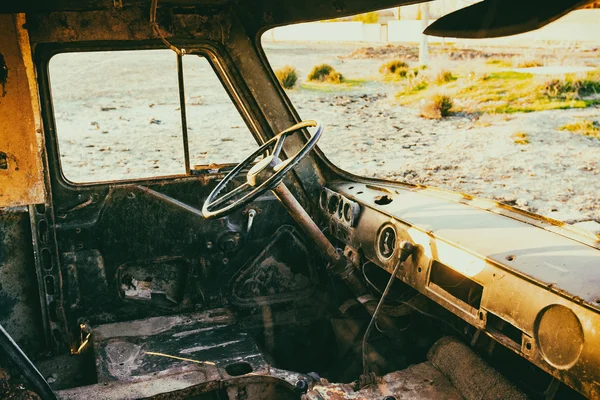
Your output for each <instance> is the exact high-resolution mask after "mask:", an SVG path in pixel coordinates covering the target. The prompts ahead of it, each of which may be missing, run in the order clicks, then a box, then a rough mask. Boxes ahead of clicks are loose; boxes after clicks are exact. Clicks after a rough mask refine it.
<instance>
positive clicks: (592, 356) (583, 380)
mask: <svg viewBox="0 0 600 400" xmlns="http://www.w3.org/2000/svg"><path fill="white" fill-rule="evenodd" d="M323 193H324V194H323V197H324V198H323V199H322V200H321V202H320V203H321V207H320V209H321V214H322V216H324V217H325V218H328V219H332V218H334V216H333V215H331V211H332V210H331V209H329V208H328V207H327V205H328V204H330V202H335V200H331V199H330V198H331V197H332V196H334V197H335V196H338V197H339V198H340V199H344V201H347V202H348V201H350V202H355V203H357V204H359V206H360V209H361V214H360V218H359V219H358V221H357V223H356V227H355V228H351V229H350V232H349V233H348V234H345V235H344V237H339V236H337V237H338V239H340V240H341V241H342V242H345V244H346V245H348V246H350V247H352V248H353V249H356V250H358V251H361V252H363V254H364V255H365V256H366V257H367V258H368V259H369V260H371V261H372V262H373V263H375V264H377V265H378V266H379V267H381V268H383V269H385V270H387V271H388V272H390V273H391V271H392V270H393V269H394V266H395V265H396V263H397V258H398V255H397V254H396V253H397V249H396V248H395V247H397V245H398V243H400V242H401V241H403V240H407V241H410V242H411V243H413V244H415V245H416V246H417V248H418V251H417V252H416V253H415V255H413V257H412V258H410V259H409V260H407V262H405V265H404V268H402V269H401V270H400V271H399V273H398V278H400V279H401V280H402V281H404V282H405V283H407V284H408V285H410V286H412V287H413V288H414V289H416V290H418V291H419V292H420V293H422V294H424V295H426V296H427V297H429V298H430V299H432V300H433V301H435V302H437V303H438V304H440V305H442V306H443V307H444V308H446V309H447V310H449V311H451V312H452V313H454V314H455V315H457V316H458V317H460V318H462V319H463V320H464V321H466V322H468V323H469V324H471V325H472V326H474V327H475V328H477V329H478V331H479V332H480V333H482V334H485V335H487V336H490V337H492V338H493V339H494V340H496V341H497V342H499V343H501V344H502V345H504V346H505V347H507V348H509V349H511V350H512V351H514V352H515V353H517V354H519V355H521V356H522V357H524V358H526V359H528V360H529V361H531V362H532V363H534V364H535V365H537V366H538V367H540V368H541V369H543V370H545V371H547V372H548V373H550V374H552V375H553V376H555V377H556V378H558V379H560V380H561V381H563V382H565V383H566V384H568V385H569V386H571V387H573V388H574V389H576V390H578V391H579V392H581V393H583V394H584V395H586V396H587V397H589V398H600V331H599V330H598V326H600V250H598V249H597V248H595V247H594V246H591V245H588V244H586V243H584V242H582V241H577V240H574V239H572V238H569V237H567V236H563V235H560V234H558V233H554V232H550V231H548V230H543V229H539V228H537V227H534V226H532V225H530V224H528V223H526V222H523V221H520V220H518V219H515V218H509V217H506V216H504V215H499V214H495V213H490V212H489V211H486V210H483V209H478V208H476V207H473V206H471V205H469V204H461V203H460V202H456V201H451V200H448V199H447V198H444V197H443V196H439V197H436V196H432V195H431V194H429V193H427V194H425V193H421V192H420V188H414V189H403V188H397V187H393V188H392V187H377V186H372V185H365V184H360V183H340V184H336V185H332V186H330V187H329V188H328V189H324V192H323ZM467 243H468V244H469V250H466V248H465V247H463V245H464V244H467Z"/></svg>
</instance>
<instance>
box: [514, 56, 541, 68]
mask: <svg viewBox="0 0 600 400" xmlns="http://www.w3.org/2000/svg"><path fill="white" fill-rule="evenodd" d="M543 66H544V63H543V62H542V61H540V60H536V59H535V58H526V59H524V60H521V61H519V62H517V68H533V67H543Z"/></svg>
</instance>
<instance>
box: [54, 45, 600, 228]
mask: <svg viewBox="0 0 600 400" xmlns="http://www.w3.org/2000/svg"><path fill="white" fill-rule="evenodd" d="M356 48H357V46H351V45H339V46H338V45H336V47H334V48H332V45H330V44H329V45H311V46H303V45H298V44H280V43H270V44H268V45H266V52H267V55H268V56H269V58H270V60H271V62H272V65H273V67H274V68H277V67H281V66H283V65H285V64H290V65H294V66H295V67H296V68H297V69H298V71H299V73H300V76H302V77H305V76H306V74H307V73H308V71H309V70H310V68H312V66H314V65H316V64H319V63H324V62H327V63H330V64H332V65H333V66H334V67H335V68H337V69H338V70H339V71H340V72H342V73H343V74H344V75H345V76H347V77H349V78H351V79H352V78H369V77H373V76H375V75H377V70H378V68H379V66H380V65H381V64H382V62H383V61H385V60H387V59H389V57H390V55H389V54H384V55H382V56H378V55H375V56H368V57H362V56H360V55H359V56H358V57H347V56H348V55H349V54H351V53H352V52H353V51H354V50H356ZM513 51H514V50H513ZM488 52H489V51H488ZM594 54H595V53H594ZM188 57H190V58H188ZM446 57H447V58H445V59H444V60H445V61H446V62H447V63H465V62H468V63H471V65H473V66H476V65H483V63H484V59H480V58H476V59H468V60H462V59H460V57H454V58H453V56H452V55H449V56H446ZM595 57H596V58H593V57H592V58H590V57H587V58H585V62H583V61H581V62H579V64H581V65H582V66H585V65H586V64H587V65H589V64H590V63H592V64H593V63H595V62H597V61H598V58H599V57H598V55H595ZM570 59H571V64H578V62H575V61H572V60H573V59H575V60H577V57H572V58H570ZM185 60H186V63H185V73H186V93H187V103H188V107H187V112H188V121H189V126H190V149H191V154H192V156H193V158H192V164H209V163H211V162H217V163H221V162H236V161H241V160H242V159H243V158H245V156H246V155H247V154H249V152H250V151H251V149H253V148H254V147H255V146H256V144H255V143H254V142H253V139H252V137H251V136H250V135H249V134H248V130H247V128H246V126H245V124H244V123H243V121H242V120H241V118H240V117H239V115H238V113H237V112H236V111H235V109H234V108H233V106H232V105H231V103H230V100H229V99H228V97H227V95H226V94H225V93H224V92H223V91H222V89H221V88H220V86H219V83H218V81H216V80H215V78H214V76H213V73H212V71H211V70H210V67H209V66H208V65H207V64H206V62H205V61H204V60H201V59H196V58H195V57H194V59H191V56H187V57H185ZM571 64H569V65H571ZM573 66H577V65H573ZM139 67H142V68H139ZM140 69H141V70H143V71H144V72H143V73H142V72H139V70H140ZM50 71H51V80H52V87H53V93H54V94H53V96H54V106H55V110H56V119H57V130H58V135H59V145H60V152H61V159H62V164H63V170H64V173H65V175H66V177H67V178H69V179H71V180H73V181H75V182H85V181H98V180H110V179H133V178H139V177H148V176H158V175H171V174H181V173H183V171H184V169H185V168H184V165H183V150H182V137H181V128H180V127H181V125H180V118H179V103H178V94H177V79H176V73H175V57H174V55H173V54H172V53H170V52H168V51H164V52H152V53H146V54H141V53H136V54H133V53H123V54H121V55H119V56H118V57H117V56H116V55H115V54H107V53H97V54H93V55H89V54H88V55H81V56H75V55H63V56H59V57H57V58H56V59H54V60H53V61H52V63H51V65H50ZM396 92H397V87H395V86H394V85H393V84H389V83H381V82H371V83H367V84H365V85H363V86H360V87H355V88H352V89H348V90H343V91H340V90H336V91H332V92H326V91H317V90H307V89H294V90H290V91H288V95H289V97H290V98H291V99H292V102H293V103H294V104H295V105H296V107H297V108H298V111H299V113H300V115H301V116H302V117H303V118H306V119H309V118H316V119H321V120H322V121H323V122H324V124H325V125H326V132H325V133H324V135H323V137H322V139H321V141H320V147H321V148H322V149H323V151H324V152H325V154H326V155H327V156H328V157H329V158H330V159H331V160H332V161H333V162H334V163H336V164H337V165H339V166H340V167H342V168H343V169H346V170H348V171H350V172H352V173H355V174H360V175H365V176H373V177H374V176H377V177H383V178H388V179H394V180H402V181H408V182H414V183H421V184H428V185H433V186H439V187H443V188H449V189H453V190H458V191H462V192H466V193H471V194H474V195H477V196H480V197H486V198H492V199H497V200H502V201H505V202H508V203H510V204H515V205H516V206H518V207H521V208H523V209H526V210H529V211H533V212H537V213H540V214H543V215H547V216H550V217H553V218H556V219H559V220H563V221H567V222H569V223H578V222H584V221H596V223H593V222H587V223H585V224H583V225H584V226H583V227H584V228H588V229H590V230H592V231H595V230H599V231H600V224H597V222H600V196H599V195H598V192H599V191H598V187H599V186H598V178H599V177H598V175H599V173H600V159H599V157H598V154H600V153H599V151H600V140H598V139H592V138H588V137H584V136H581V135H574V134H571V133H569V132H563V131H558V130H557V127H559V126H561V125H564V124H565V123H567V122H572V121H573V120H574V119H575V118H576V117H585V118H588V119H596V120H598V119H599V118H600V109H598V108H593V109H586V110H564V111H549V112H539V113H531V114H519V115H513V116H511V117H510V118H507V117H505V116H494V117H490V116H484V117H482V118H481V119H479V120H478V121H476V120H472V119H470V118H469V117H465V116H457V117H450V118H447V119H444V120H441V121H431V120H425V119H422V118H420V117H419V116H418V110H415V109H411V108H406V107H400V106H398V105H396V104H394V97H395V93H396ZM515 132H526V133H527V134H528V135H529V139H530V143H529V144H528V145H519V144H515V143H514V141H513V139H512V138H511V136H512V135H513V134H514V133H515Z"/></svg>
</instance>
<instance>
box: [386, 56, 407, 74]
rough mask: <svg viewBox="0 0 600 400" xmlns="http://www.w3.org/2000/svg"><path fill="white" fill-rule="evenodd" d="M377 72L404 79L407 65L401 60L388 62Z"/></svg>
mask: <svg viewBox="0 0 600 400" xmlns="http://www.w3.org/2000/svg"><path fill="white" fill-rule="evenodd" d="M379 72H380V73H382V74H384V75H396V76H399V77H406V75H407V74H408V64H407V63H405V62H404V61H402V60H392V61H388V62H386V63H385V64H383V65H382V66H381V67H379Z"/></svg>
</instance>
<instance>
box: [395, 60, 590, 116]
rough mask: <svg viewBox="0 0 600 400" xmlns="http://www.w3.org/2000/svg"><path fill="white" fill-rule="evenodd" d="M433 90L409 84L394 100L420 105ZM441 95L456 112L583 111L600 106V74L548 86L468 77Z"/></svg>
mask: <svg viewBox="0 0 600 400" xmlns="http://www.w3.org/2000/svg"><path fill="white" fill-rule="evenodd" d="M419 79H421V77H420V78H419ZM436 82H437V79H436ZM435 88H436V86H435V85H431V84H428V83H427V82H426V81H421V80H412V81H410V82H407V83H406V84H405V85H404V86H403V88H402V90H401V91H400V92H398V94H397V99H398V102H399V104H401V105H414V104H421V103H422V101H424V100H425V99H426V98H427V97H428V96H431V95H432V94H433V93H435V90H436V89H435ZM444 91H445V92H446V93H447V95H448V96H450V97H451V98H452V99H453V100H454V107H453V111H455V112H468V113H479V114H486V113H489V114H513V113H522V112H535V111H545V110H557V109H570V108H586V107H590V106H594V105H599V104H600V73H597V72H595V71H594V72H593V73H589V74H587V75H586V76H585V77H583V78H576V77H573V76H567V77H565V78H563V79H554V80H551V81H548V82H542V81H540V80H539V78H536V77H534V75H532V74H529V73H522V72H515V71H498V72H492V73H487V74H485V75H483V76H479V77H477V76H476V75H474V74H472V73H471V74H469V73H467V74H466V75H459V76H456V80H453V81H450V82H449V83H445V84H444Z"/></svg>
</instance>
